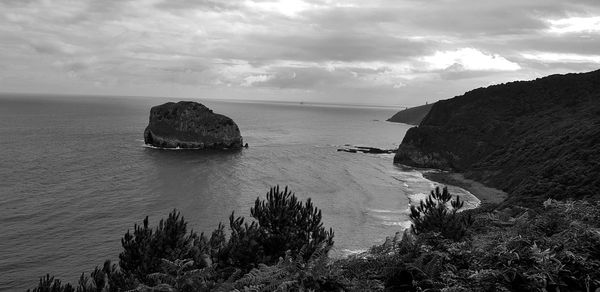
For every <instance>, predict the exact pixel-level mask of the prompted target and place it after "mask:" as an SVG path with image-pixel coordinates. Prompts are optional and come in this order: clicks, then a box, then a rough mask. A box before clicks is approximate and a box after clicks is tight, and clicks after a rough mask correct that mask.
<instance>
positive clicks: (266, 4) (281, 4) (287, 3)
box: [245, 0, 315, 17]
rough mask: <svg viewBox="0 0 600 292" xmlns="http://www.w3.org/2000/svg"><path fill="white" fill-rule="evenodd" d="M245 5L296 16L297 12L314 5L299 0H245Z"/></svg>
mask: <svg viewBox="0 0 600 292" xmlns="http://www.w3.org/2000/svg"><path fill="white" fill-rule="evenodd" d="M245 4H246V6H248V7H250V8H253V9H257V10H262V11H268V12H274V13H279V14H283V15H286V16H290V17H292V16H296V15H297V14H298V13H300V12H302V11H305V10H308V9H310V8H313V7H315V5H312V4H309V3H306V2H304V1H301V0H268V1H251V0H248V1H246V2H245Z"/></svg>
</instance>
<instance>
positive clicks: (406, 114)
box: [388, 103, 433, 125]
mask: <svg viewBox="0 0 600 292" xmlns="http://www.w3.org/2000/svg"><path fill="white" fill-rule="evenodd" d="M432 106H433V103H432V104H425V105H420V106H415V107H411V108H407V109H405V110H402V111H399V112H397V113H396V114H395V115H393V116H392V117H391V118H389V119H388V122H394V123H404V124H409V125H418V124H420V123H421V121H422V120H423V119H424V118H425V116H426V115H427V114H428V113H429V110H430V109H431V107H432Z"/></svg>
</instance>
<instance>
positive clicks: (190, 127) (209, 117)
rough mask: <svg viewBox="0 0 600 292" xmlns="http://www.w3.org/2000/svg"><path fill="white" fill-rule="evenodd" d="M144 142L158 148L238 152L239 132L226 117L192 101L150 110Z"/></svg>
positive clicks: (172, 103) (239, 143)
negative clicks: (231, 150)
mask: <svg viewBox="0 0 600 292" xmlns="http://www.w3.org/2000/svg"><path fill="white" fill-rule="evenodd" d="M144 142H145V143H146V144H147V145H151V146H154V147H160V148H181V149H239V148H242V146H243V139H242V136H241V134H240V129H239V128H238V126H237V125H236V123H235V122H234V121H233V120H232V119H231V118H229V117H227V116H224V115H220V114H216V113H213V111H212V110H211V109H209V108H207V107H206V106H204V105H202V104H200V103H197V102H192V101H180V102H177V103H174V102H167V103H165V104H162V105H157V106H154V107H152V109H151V110H150V120H149V123H148V127H146V130H145V131H144Z"/></svg>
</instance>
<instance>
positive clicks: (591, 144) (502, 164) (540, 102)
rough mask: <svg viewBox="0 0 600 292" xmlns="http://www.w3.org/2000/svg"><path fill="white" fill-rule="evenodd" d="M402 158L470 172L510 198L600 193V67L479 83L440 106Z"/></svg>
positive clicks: (412, 136)
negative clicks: (525, 80)
mask: <svg viewBox="0 0 600 292" xmlns="http://www.w3.org/2000/svg"><path fill="white" fill-rule="evenodd" d="M394 161H395V162H397V163H402V164H407V165H413V166H420V167H435V168H445V169H450V170H455V171H459V172H466V175H467V176H468V177H471V178H474V179H476V180H479V181H481V182H483V183H485V184H489V185H490V186H493V187H497V188H500V189H502V190H504V191H507V192H508V193H509V194H510V195H511V196H510V198H509V199H508V201H507V203H516V202H518V203H519V204H527V205H530V206H534V205H537V204H539V203H540V202H541V201H543V200H545V199H546V198H548V197H550V198H553V199H559V200H562V199H565V198H577V199H584V198H598V197H599V196H600V179H598V178H599V177H600V71H594V72H589V73H583V74H567V75H552V76H548V77H545V78H541V79H537V80H533V81H527V82H511V83H507V84H501V85H494V86H490V87H487V88H480V89H476V90H473V91H470V92H467V93H465V94H464V95H462V96H457V97H455V98H452V99H449V100H442V101H438V102H437V103H435V105H434V106H433V107H432V108H431V110H430V112H429V114H428V115H427V116H426V117H425V119H424V120H423V121H422V122H421V124H420V125H419V126H418V127H415V128H412V129H410V130H409V131H408V132H407V134H406V136H405V138H404V140H403V141H402V144H401V145H400V148H399V150H398V153H397V155H396V157H395V159H394Z"/></svg>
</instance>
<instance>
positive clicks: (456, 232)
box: [410, 187, 473, 241]
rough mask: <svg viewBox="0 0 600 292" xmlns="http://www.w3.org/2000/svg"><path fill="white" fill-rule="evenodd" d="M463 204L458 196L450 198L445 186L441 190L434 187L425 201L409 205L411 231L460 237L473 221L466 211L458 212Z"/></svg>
mask: <svg viewBox="0 0 600 292" xmlns="http://www.w3.org/2000/svg"><path fill="white" fill-rule="evenodd" d="M448 204H450V206H448ZM463 205H464V202H461V201H460V198H459V197H458V196H456V198H455V199H454V200H452V195H450V193H449V192H448V188H447V187H444V189H443V190H442V191H441V192H440V188H439V187H436V188H435V190H432V191H431V194H430V195H429V197H427V199H426V200H425V201H421V202H420V204H419V205H418V206H411V207H410V220H411V221H412V230H413V232H415V233H416V234H419V233H426V232H438V233H440V234H441V235H442V236H443V237H446V238H449V239H452V240H455V241H458V240H460V239H462V238H463V237H464V236H465V235H466V233H467V228H468V227H469V226H470V225H471V224H472V223H473V222H472V218H471V216H469V214H468V213H467V214H464V213H458V211H459V210H460V209H461V208H462V207H463Z"/></svg>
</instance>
